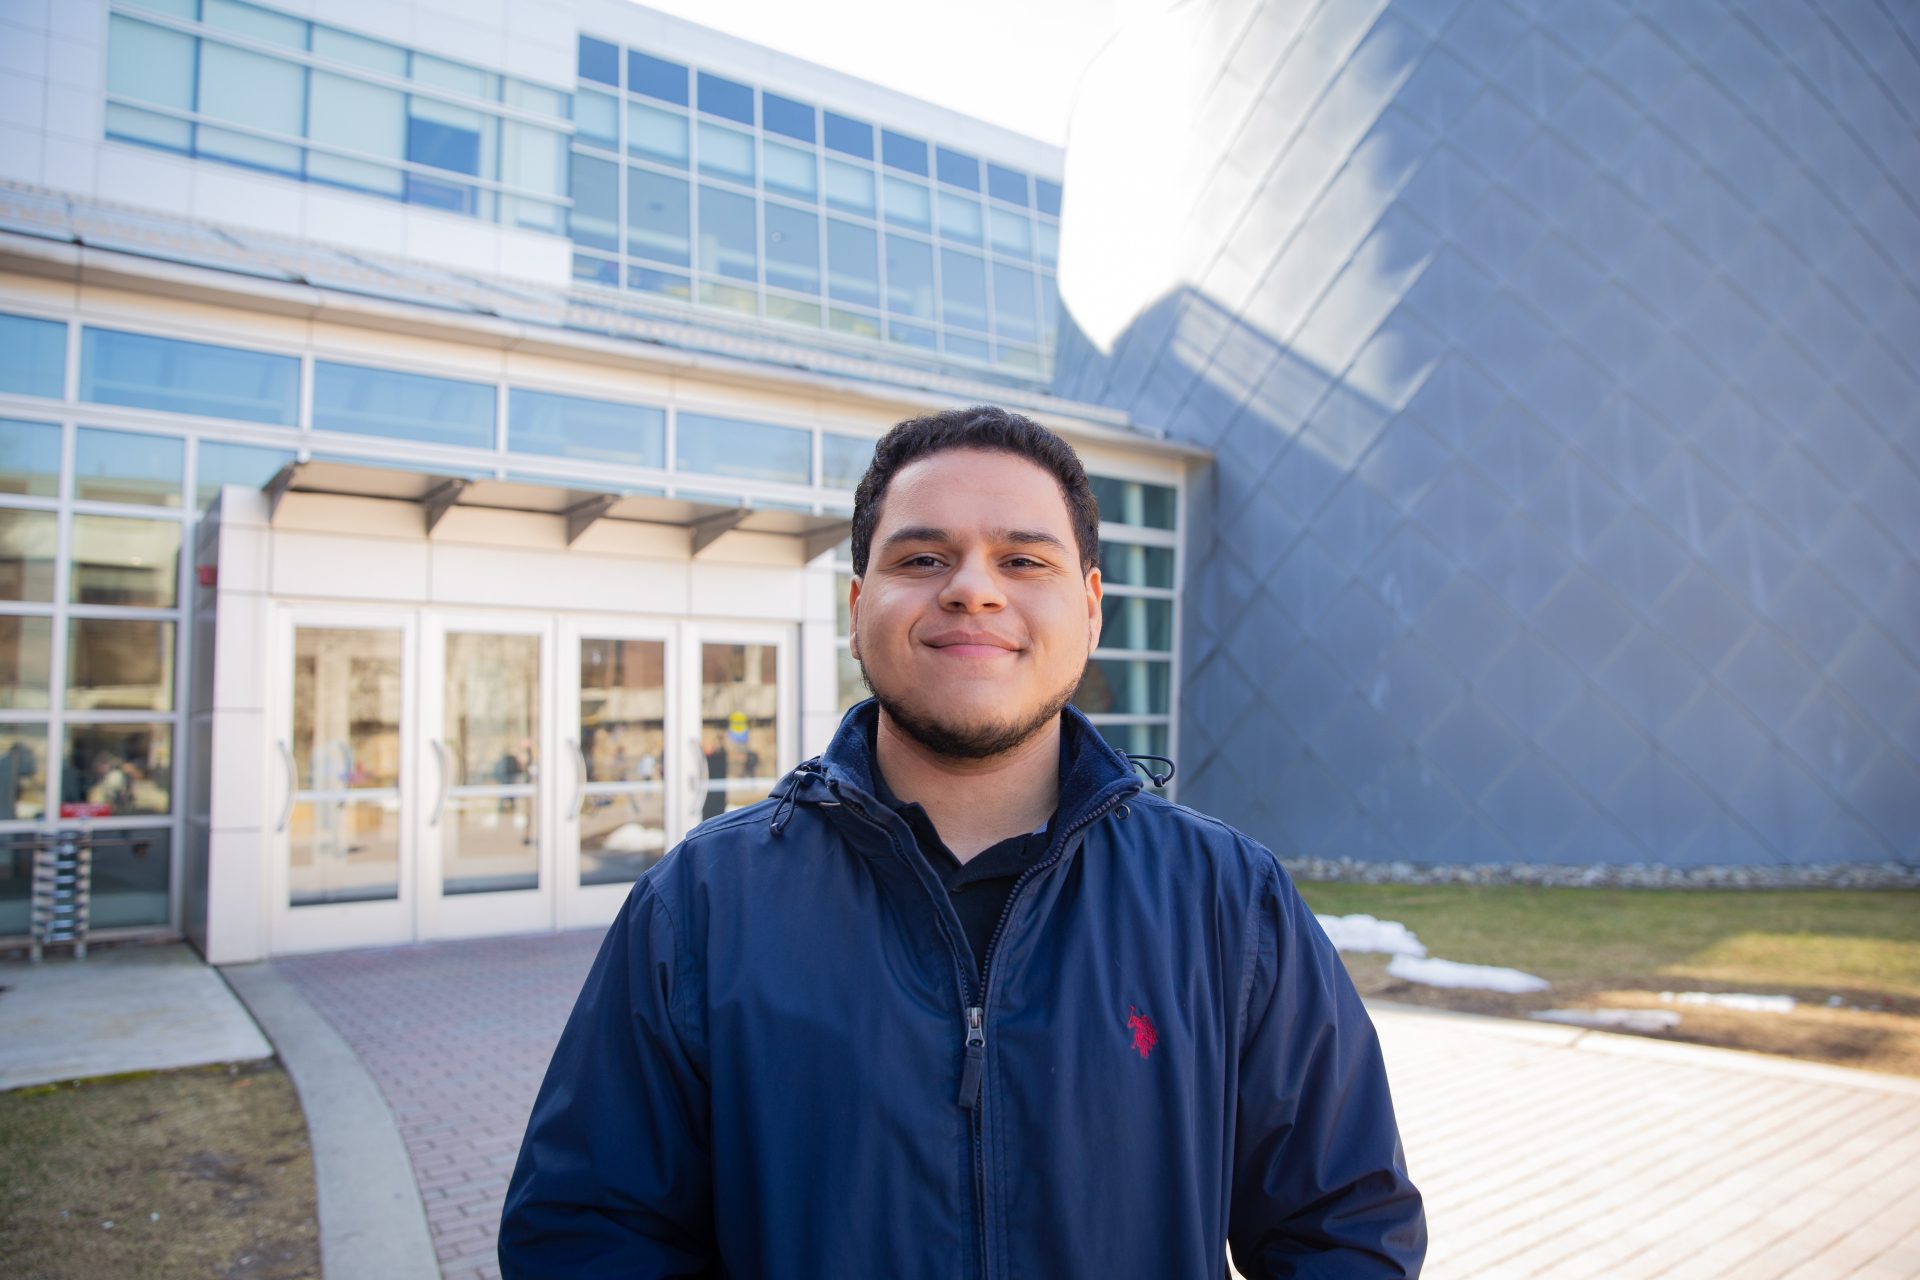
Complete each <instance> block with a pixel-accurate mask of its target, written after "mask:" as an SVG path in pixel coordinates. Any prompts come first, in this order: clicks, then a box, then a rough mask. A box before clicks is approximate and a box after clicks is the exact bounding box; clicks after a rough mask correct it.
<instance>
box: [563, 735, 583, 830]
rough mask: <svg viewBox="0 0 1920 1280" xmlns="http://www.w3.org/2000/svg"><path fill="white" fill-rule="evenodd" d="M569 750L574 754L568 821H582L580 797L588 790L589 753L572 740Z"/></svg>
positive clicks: (568, 746)
mask: <svg viewBox="0 0 1920 1280" xmlns="http://www.w3.org/2000/svg"><path fill="white" fill-rule="evenodd" d="M567 750H569V751H571V752H572V753H573V799H572V801H571V802H569V804H568V805H567V821H568V822H578V821H579V820H580V797H581V796H582V795H584V794H585V793H586V789H587V753H586V752H584V751H582V750H581V749H580V744H579V743H578V742H576V741H574V740H573V739H572V738H568V739H567Z"/></svg>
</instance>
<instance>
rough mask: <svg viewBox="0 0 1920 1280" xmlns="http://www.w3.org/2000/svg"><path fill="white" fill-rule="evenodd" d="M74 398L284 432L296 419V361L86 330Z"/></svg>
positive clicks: (133, 335)
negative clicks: (257, 424) (233, 421)
mask: <svg viewBox="0 0 1920 1280" xmlns="http://www.w3.org/2000/svg"><path fill="white" fill-rule="evenodd" d="M80 398H81V399H82V400H90V401H92V402H94V403H95V404H123V405H130V406H132V407H134V408H138V409H162V410H165V411H167V412H169V413H196V414H202V415H204V416H206V417H209V418H237V419H239V420H241V421H243V422H266V423H271V424H274V425H276V426H285V427H290V426H293V425H294V423H295V421H296V420H297V416H298V414H299V400H300V362H299V361H298V360H296V359H294V358H293V357H292V356H275V355H268V354H266V353H265V352H261V351H243V350H241V349H240V348H238V347H216V346H212V345H210V344H208V343H204V342H181V341H179V340H177V339H174V338H152V337H148V336H147V335H145V334H140V333H122V332H120V331H118V330H115V329H88V330H86V331H85V332H84V333H83V334H82V335H81V340H80Z"/></svg>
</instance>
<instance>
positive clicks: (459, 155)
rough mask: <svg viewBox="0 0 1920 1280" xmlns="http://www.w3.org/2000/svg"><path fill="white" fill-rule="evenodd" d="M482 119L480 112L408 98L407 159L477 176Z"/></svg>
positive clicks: (478, 171) (418, 98)
mask: <svg viewBox="0 0 1920 1280" xmlns="http://www.w3.org/2000/svg"><path fill="white" fill-rule="evenodd" d="M480 118H481V117H480V113H479V112H477V111H463V110H460V109H458V108H448V107H445V106H443V105H442V104H441V103H438V102H435V101H434V100H432V99H430V98H421V97H417V96H416V97H411V98H409V99H408V102H407V159H409V160H411V161H413V162H414V163H415V164H424V165H431V166H433V167H434V168H436V169H449V170H451V171H453V172H454V173H467V174H473V175H475V176H478V175H479V173H480Z"/></svg>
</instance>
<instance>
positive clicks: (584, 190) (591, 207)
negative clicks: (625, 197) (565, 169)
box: [567, 151, 620, 253]
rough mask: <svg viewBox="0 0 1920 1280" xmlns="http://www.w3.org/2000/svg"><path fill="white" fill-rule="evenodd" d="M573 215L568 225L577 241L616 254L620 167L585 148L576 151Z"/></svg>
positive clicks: (618, 233)
mask: <svg viewBox="0 0 1920 1280" xmlns="http://www.w3.org/2000/svg"><path fill="white" fill-rule="evenodd" d="M572 167H573V182H572V184H571V185H572V187H573V216H572V218H571V219H570V220H569V222H568V224H567V229H568V234H569V235H571V236H572V237H573V242H574V243H575V244H581V245H586V246H587V247H588V248H591V249H605V250H607V251H608V252H610V253H617V252H618V251H619V249H620V166H619V165H617V164H615V163H614V162H613V161H611V160H599V159H596V158H594V157H593V156H590V155H587V154H586V153H585V152H583V151H575V152H574V153H573V166H572Z"/></svg>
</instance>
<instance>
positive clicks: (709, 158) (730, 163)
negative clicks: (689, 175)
mask: <svg viewBox="0 0 1920 1280" xmlns="http://www.w3.org/2000/svg"><path fill="white" fill-rule="evenodd" d="M700 172H702V173H711V174H718V175H719V176H720V177H723V178H733V179H735V180H736V181H739V182H748V183H750V182H752V181H753V135H752V134H750V133H742V132H740V131H739V130H738V129H728V128H725V127H723V126H721V125H717V124H712V123H709V122H708V121H705V120H702V121H701V122H700Z"/></svg>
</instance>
